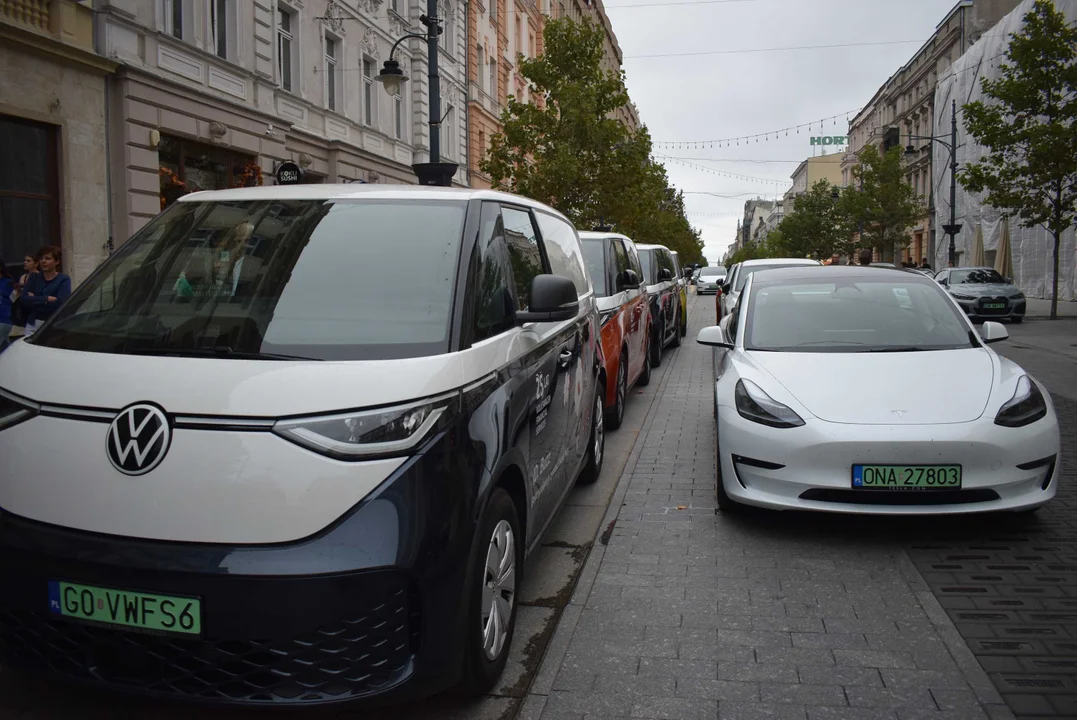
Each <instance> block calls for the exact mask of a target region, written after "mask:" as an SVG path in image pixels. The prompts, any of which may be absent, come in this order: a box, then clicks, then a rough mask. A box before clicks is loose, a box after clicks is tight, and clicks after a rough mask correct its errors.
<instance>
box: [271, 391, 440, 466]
mask: <svg viewBox="0 0 1077 720" xmlns="http://www.w3.org/2000/svg"><path fill="white" fill-rule="evenodd" d="M459 405H460V396H459V394H458V393H453V394H452V395H446V396H442V397H439V398H434V399H432V400H422V401H420V402H417V403H410V404H407V405H399V406H396V407H389V408H379V409H377V410H356V411H354V412H346V413H339V414H334V415H319V416H316V417H305V418H295V419H289V420H280V421H278V422H277V423H276V424H275V425H273V432H274V433H276V434H277V435H279V436H281V437H282V438H284V439H285V440H290V441H291V442H294V443H296V444H297V445H302V446H303V447H305V448H307V449H309V450H313V451H314V452H316V453H320V454H322V455H328V456H329V457H332V458H336V459H338V460H368V459H371V458H373V457H392V456H395V455H407V454H409V453H410V452H411V451H412V450H414V449H415V448H416V447H418V446H419V445H420V444H421V443H422V442H423V441H424V440H426V439H427V438H428V437H430V436H431V435H433V434H435V433H437V432H439V431H440V430H442V429H444V428H445V427H446V426H447V425H448V424H449V422H450V421H451V419H452V418H453V417H454V416H455V415H456V414H457V413H458V411H459Z"/></svg>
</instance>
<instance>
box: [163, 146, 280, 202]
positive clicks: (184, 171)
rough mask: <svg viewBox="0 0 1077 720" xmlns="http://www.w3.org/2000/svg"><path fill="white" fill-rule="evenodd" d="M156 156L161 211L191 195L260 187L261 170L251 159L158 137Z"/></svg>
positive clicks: (237, 154)
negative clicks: (201, 191) (203, 191)
mask: <svg viewBox="0 0 1077 720" xmlns="http://www.w3.org/2000/svg"><path fill="white" fill-rule="evenodd" d="M157 152H158V157H159V158H160V164H161V167H160V178H161V209H162V210H163V209H164V208H166V207H168V206H169V205H171V204H172V203H174V202H175V201H176V200H178V199H179V198H180V197H182V196H183V195H186V194H187V193H190V192H198V191H200V190H224V189H227V188H235V187H252V186H256V185H261V184H262V183H263V177H262V170H261V168H260V167H259V166H258V163H257V160H256V159H255V158H254V157H252V156H250V155H245V154H242V153H235V152H231V151H229V150H227V149H225V148H220V147H216V146H213V145H204V144H202V143H197V142H192V141H190V140H181V139H180V138H177V137H173V136H171V135H162V136H161V144H160V145H159V146H158V148H157Z"/></svg>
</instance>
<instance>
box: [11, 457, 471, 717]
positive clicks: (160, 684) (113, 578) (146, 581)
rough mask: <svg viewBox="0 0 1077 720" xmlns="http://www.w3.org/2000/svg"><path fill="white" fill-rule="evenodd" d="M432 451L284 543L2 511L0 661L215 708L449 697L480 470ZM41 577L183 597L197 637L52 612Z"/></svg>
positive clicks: (457, 660) (459, 653) (457, 661)
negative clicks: (87, 524)
mask: <svg viewBox="0 0 1077 720" xmlns="http://www.w3.org/2000/svg"><path fill="white" fill-rule="evenodd" d="M437 445H439V446H440V447H439V448H438V450H436V451H433V452H430V453H427V454H426V455H425V456H423V457H418V458H413V459H412V460H411V461H409V462H408V463H406V464H405V465H404V466H403V467H402V468H401V469H400V470H399V471H398V472H397V474H396V475H394V477H393V478H391V479H390V480H388V481H387V482H386V483H385V484H384V485H383V486H382V488H381V489H380V490H379V491H377V492H375V493H374V494H373V495H371V496H370V497H368V498H367V499H366V500H364V501H363V502H362V503H360V504H359V505H358V506H356V507H355V508H353V509H352V510H351V511H349V513H347V514H346V515H345V517H344V518H343V519H342V520H341V521H339V522H338V523H336V524H335V525H334V526H332V527H331V528H329V529H327V530H326V531H324V532H323V533H321V534H320V535H318V536H316V537H314V538H310V539H307V540H304V541H300V542H297V543H290V544H285V545H270V546H223V545H209V544H206V545H201V544H190V543H169V542H159V541H146V540H137V539H129V538H122V537H116V536H109V535H100V534H94V533H86V532H81V531H74V530H69V529H66V528H62V527H58V526H54V525H48V524H43V523H39V522H33V521H29V520H25V519H23V518H19V517H16V516H14V515H11V514H10V513H4V512H3V511H0V576H2V577H3V578H4V582H3V592H0V664H7V665H9V666H10V667H13V668H18V669H27V670H37V671H44V672H45V673H48V674H55V675H60V676H63V677H64V678H66V679H68V680H74V681H77V682H84V683H90V684H94V685H99V686H103V687H106V688H111V689H116V690H121V691H126V692H131V693H135V694H140V695H148V696H154V697H159V698H164V699H168V700H192V701H202V702H208V703H214V704H219V703H223V704H254V705H293V704H298V705H309V704H323V703H334V702H341V701H354V700H362V699H367V700H370V701H377V702H378V703H379V704H380V703H383V702H385V703H388V702H399V701H406V700H411V699H415V698H418V697H423V696H427V695H430V694H433V693H436V692H438V691H440V690H443V689H445V688H447V687H449V686H451V685H452V684H454V683H455V682H456V680H457V679H458V677H459V668H460V667H461V664H462V657H463V647H464V634H463V623H461V622H460V618H461V617H462V616H464V615H465V614H466V609H467V604H466V595H467V593H466V581H465V578H466V577H467V576H468V570H469V558H470V557H471V547H472V542H473V538H474V522H473V521H472V518H473V517H474V500H473V498H474V496H475V487H476V485H475V482H476V481H477V479H478V475H477V474H476V475H475V476H474V477H473V479H472V480H471V481H468V480H465V479H464V478H462V477H461V476H460V475H456V477H454V474H455V473H448V472H447V471H449V470H450V467H449V466H448V465H447V464H446V463H449V464H453V465H456V467H455V468H453V469H455V470H457V471H460V470H461V469H462V467H461V464H459V461H455V462H454V461H453V460H447V459H446V454H445V453H443V452H441V450H442V448H444V447H446V445H447V443H446V442H445V441H444V440H443V441H442V442H439V443H437ZM457 457H459V455H458V456H457ZM465 464H466V463H465ZM469 496H470V498H472V499H469ZM50 581H66V582H72V583H78V584H82V585H90V586H96V587H101V588H110V589H120V590H130V591H135V592H145V593H151V594H157V595H171V596H180V597H197V598H199V599H200V600H201V607H202V634H201V636H197V637H192V636H182V635H175V634H171V635H154V634H147V633H146V632H143V631H133V630H130V629H124V628H117V627H113V626H104V625H95V624H88V623H85V622H80V621H76V620H72V619H69V618H66V617H63V616H60V615H57V614H54V613H53V612H51V611H50V609H49V602H48V600H49V591H48V587H49V582H50Z"/></svg>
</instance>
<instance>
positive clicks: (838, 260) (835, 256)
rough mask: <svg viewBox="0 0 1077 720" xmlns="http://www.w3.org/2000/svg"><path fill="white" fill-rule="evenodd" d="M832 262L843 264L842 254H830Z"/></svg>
mask: <svg viewBox="0 0 1077 720" xmlns="http://www.w3.org/2000/svg"><path fill="white" fill-rule="evenodd" d="M830 264H831V265H841V255H840V254H838V253H834V254H832V255H831V256H830Z"/></svg>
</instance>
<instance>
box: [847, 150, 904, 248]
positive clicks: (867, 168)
mask: <svg viewBox="0 0 1077 720" xmlns="http://www.w3.org/2000/svg"><path fill="white" fill-rule="evenodd" d="M857 160H858V164H857V165H856V167H854V168H853V179H854V180H855V183H854V186H852V187H849V188H846V190H845V192H844V193H842V197H841V202H840V204H839V205H840V208H841V210H840V211H841V212H842V213H843V214H845V216H846V217H847V219H848V220H849V222H850V225H849V229H850V231H851V229H852V228H853V227H862V228H863V230H862V232H861V233H860V241H859V243H852V244H857V245H859V246H860V247H873V248H877V249H878V250H879V251H880V252H881V253H885V252H886V251H888V250H891V251H892V250H895V249H898V248H905V247H906V246H908V244H909V236H908V234H907V233H906V231H907V230H908V229H909V227H910V226H912V225H913V224H914V223H915V222H916V221H917V220H919V219H921V218H922V217H923V216H924V214H925V210H924V207H923V206H922V205H921V204H920V200H919V198H918V197H917V195H916V191H915V190H914V189H913V188H912V186H911V185H909V184H908V183H907V182H905V169H904V167H903V166H902V162H901V148H900V147H893V148H890V150H889V151H887V152H886V153H885V154H883V153H880V152H879V149H878V148H877V147H875V146H874V145H865V146H864V147H863V149H861V150H860V153H859V156H858V158H857ZM845 249H846V250H848V248H845Z"/></svg>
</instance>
